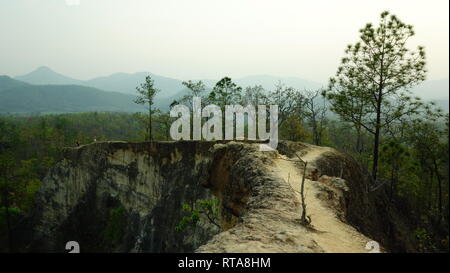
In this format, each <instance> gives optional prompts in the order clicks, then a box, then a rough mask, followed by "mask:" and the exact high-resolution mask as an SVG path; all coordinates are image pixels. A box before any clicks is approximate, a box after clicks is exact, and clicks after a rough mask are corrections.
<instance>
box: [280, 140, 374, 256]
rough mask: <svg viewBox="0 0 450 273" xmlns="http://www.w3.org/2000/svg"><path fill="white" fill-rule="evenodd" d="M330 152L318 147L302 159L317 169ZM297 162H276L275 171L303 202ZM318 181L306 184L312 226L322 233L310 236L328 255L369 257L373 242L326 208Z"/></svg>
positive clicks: (285, 159)
mask: <svg viewBox="0 0 450 273" xmlns="http://www.w3.org/2000/svg"><path fill="white" fill-rule="evenodd" d="M326 151H330V149H329V148H326V147H314V149H310V150H309V151H308V152H307V153H306V154H305V155H303V156H302V159H303V160H304V161H307V162H308V166H310V167H314V161H315V159H316V158H318V157H320V155H321V154H322V153H324V152H326ZM292 160H295V159H288V158H286V157H285V156H280V157H279V158H278V159H276V161H275V162H276V165H275V166H274V171H275V173H277V174H278V175H279V176H280V177H282V178H283V180H284V181H285V182H286V183H289V184H290V185H291V186H292V188H293V189H294V190H295V192H296V197H297V198H298V201H299V202H300V186H301V181H302V173H301V171H300V169H299V168H298V167H296V166H295V163H294V161H292ZM317 183H320V182H317V181H311V180H309V179H306V180H305V199H306V205H307V208H306V211H307V215H309V216H310V217H311V219H312V222H311V224H312V226H313V227H314V229H316V230H317V231H318V232H308V233H310V234H308V235H309V236H311V238H312V239H313V240H314V241H316V242H317V244H318V245H319V246H320V247H321V248H322V249H323V250H324V251H325V252H345V253H351V252H363V253H367V252H369V250H367V249H366V244H367V243H368V242H369V241H372V240H371V239H370V238H368V237H366V236H364V235H362V234H361V233H359V232H358V231H357V230H356V229H355V228H353V227H352V226H350V225H348V224H346V223H344V222H342V221H341V220H340V219H338V218H337V216H336V213H335V211H333V209H331V208H330V207H328V206H326V204H325V203H324V201H322V200H321V199H319V198H317V194H318V193H319V188H318V187H317V186H316V185H317Z"/></svg>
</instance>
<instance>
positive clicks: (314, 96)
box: [304, 90, 328, 145]
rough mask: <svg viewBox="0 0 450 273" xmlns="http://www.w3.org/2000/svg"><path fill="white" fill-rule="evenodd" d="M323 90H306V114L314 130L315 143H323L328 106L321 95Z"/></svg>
mask: <svg viewBox="0 0 450 273" xmlns="http://www.w3.org/2000/svg"><path fill="white" fill-rule="evenodd" d="M320 93H321V90H314V91H305V111H304V113H305V116H306V118H307V119H308V122H309V125H310V126H311V130H312V137H313V143H314V145H320V144H321V143H322V136H323V130H324V126H325V120H326V114H327V110H328V108H327V106H326V101H325V100H323V98H322V101H321V98H320V97H319V95H320Z"/></svg>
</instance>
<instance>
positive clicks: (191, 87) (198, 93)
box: [172, 80, 206, 110]
mask: <svg viewBox="0 0 450 273" xmlns="http://www.w3.org/2000/svg"><path fill="white" fill-rule="evenodd" d="M183 85H184V86H186V88H187V90H188V91H189V93H188V94H186V95H184V96H183V97H181V99H179V100H178V101H175V102H173V103H172V105H174V104H178V103H182V104H185V105H187V106H189V107H190V108H191V110H192V98H193V97H203V95H204V93H205V92H206V85H205V84H204V83H203V82H202V81H197V82H193V81H191V80H189V81H187V82H183Z"/></svg>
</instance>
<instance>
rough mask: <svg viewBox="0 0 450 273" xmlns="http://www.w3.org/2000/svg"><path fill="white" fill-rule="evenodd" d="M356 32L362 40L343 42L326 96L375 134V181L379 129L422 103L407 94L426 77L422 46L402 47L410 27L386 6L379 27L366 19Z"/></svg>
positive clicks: (340, 111)
mask: <svg viewBox="0 0 450 273" xmlns="http://www.w3.org/2000/svg"><path fill="white" fill-rule="evenodd" d="M360 34H361V35H360V41H359V42H357V43H356V44H354V45H349V46H348V47H347V49H346V51H345V53H346V56H345V57H344V58H343V59H342V62H341V65H340V66H339V68H338V70H337V73H336V76H335V77H334V78H331V79H330V84H329V89H328V90H327V91H326V92H325V93H324V95H325V96H326V97H327V98H328V99H329V100H330V101H331V103H332V110H333V111H334V112H336V113H337V114H339V115H340V117H341V118H342V119H343V120H346V121H351V122H353V123H354V124H355V126H361V127H362V128H364V129H365V130H367V131H368V132H369V133H371V134H372V135H373V136H374V142H373V162H372V178H373V179H374V180H376V179H377V172H378V161H379V145H380V137H381V133H382V129H383V128H384V127H385V126H388V125H389V124H390V123H392V122H394V121H395V120H397V119H399V118H401V117H402V116H404V115H410V114H415V113H417V111H418V110H419V108H420V107H421V106H422V103H421V102H420V100H419V99H418V98H412V97H411V96H410V89H411V87H412V86H414V85H415V84H418V83H420V82H422V81H423V80H425V74H426V69H425V64H426V62H425V51H424V48H423V47H421V46H419V47H418V50H417V51H411V50H409V49H408V48H407V47H406V42H407V41H408V39H409V38H410V37H412V36H414V30H413V26H412V25H407V24H405V23H403V22H402V21H400V20H399V19H398V18H397V17H396V16H395V15H390V14H389V12H387V11H385V12H383V13H381V16H380V23H379V25H378V27H376V28H375V27H374V26H373V25H372V24H370V23H369V24H367V25H366V26H365V27H364V28H363V29H361V30H360ZM357 110H359V111H357ZM355 115H359V118H356V117H355Z"/></svg>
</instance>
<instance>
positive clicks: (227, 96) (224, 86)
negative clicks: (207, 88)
mask: <svg viewBox="0 0 450 273" xmlns="http://www.w3.org/2000/svg"><path fill="white" fill-rule="evenodd" d="M241 92H242V87H240V86H238V85H237V84H236V83H234V82H233V81H232V80H231V78H229V77H224V78H222V79H221V80H220V81H218V82H217V83H216V85H215V86H214V88H213V90H212V91H211V93H209V100H210V101H209V102H210V103H213V104H217V105H218V106H220V108H222V111H223V110H224V109H225V105H232V104H236V103H238V102H239V101H240V100H241V96H242V94H241Z"/></svg>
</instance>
